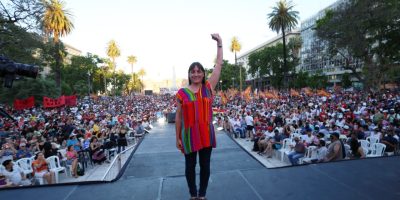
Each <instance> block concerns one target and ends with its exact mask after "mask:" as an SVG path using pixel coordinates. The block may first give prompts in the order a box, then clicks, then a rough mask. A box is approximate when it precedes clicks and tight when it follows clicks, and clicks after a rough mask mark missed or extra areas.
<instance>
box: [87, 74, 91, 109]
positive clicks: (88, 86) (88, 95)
mask: <svg viewBox="0 0 400 200" xmlns="http://www.w3.org/2000/svg"><path fill="white" fill-rule="evenodd" d="M87 75H88V99H89V105H90V70H89V71H88V72H87Z"/></svg>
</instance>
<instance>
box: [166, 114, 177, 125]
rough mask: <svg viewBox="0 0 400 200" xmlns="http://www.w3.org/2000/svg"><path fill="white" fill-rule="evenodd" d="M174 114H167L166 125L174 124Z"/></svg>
mask: <svg viewBox="0 0 400 200" xmlns="http://www.w3.org/2000/svg"><path fill="white" fill-rule="evenodd" d="M175 114H176V113H168V114H167V121H168V123H175Z"/></svg>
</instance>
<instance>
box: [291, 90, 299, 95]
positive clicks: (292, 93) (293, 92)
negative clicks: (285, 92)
mask: <svg viewBox="0 0 400 200" xmlns="http://www.w3.org/2000/svg"><path fill="white" fill-rule="evenodd" d="M290 95H291V96H293V97H299V96H300V94H299V92H297V91H296V90H295V89H290Z"/></svg>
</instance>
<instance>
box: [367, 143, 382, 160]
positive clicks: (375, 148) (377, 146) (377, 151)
mask: <svg viewBox="0 0 400 200" xmlns="http://www.w3.org/2000/svg"><path fill="white" fill-rule="evenodd" d="M385 149H386V145H385V144H382V143H374V144H372V145H371V153H370V154H368V155H367V157H381V156H383V154H384V153H385Z"/></svg>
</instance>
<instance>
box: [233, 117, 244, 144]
mask: <svg viewBox="0 0 400 200" xmlns="http://www.w3.org/2000/svg"><path fill="white" fill-rule="evenodd" d="M232 127H233V133H234V134H235V137H240V138H245V137H246V136H245V131H246V130H245V129H244V128H242V126H241V123H240V116H239V115H237V116H236V117H235V118H233V120H232Z"/></svg>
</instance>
